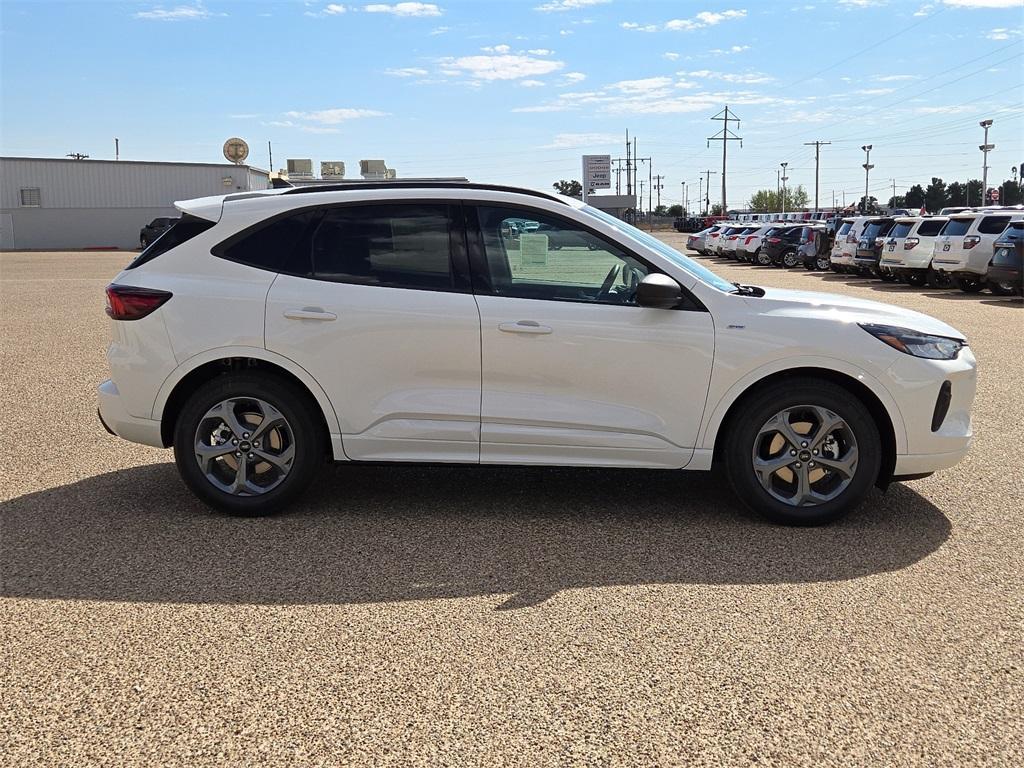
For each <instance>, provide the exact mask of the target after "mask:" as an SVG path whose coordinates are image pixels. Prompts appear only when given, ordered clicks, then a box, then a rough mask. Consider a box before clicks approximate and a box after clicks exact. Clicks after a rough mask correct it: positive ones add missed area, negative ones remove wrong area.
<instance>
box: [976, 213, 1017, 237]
mask: <svg viewBox="0 0 1024 768" xmlns="http://www.w3.org/2000/svg"><path fill="white" fill-rule="evenodd" d="M1009 223H1010V217H1009V216H986V217H985V218H983V219H982V220H981V222H980V223H979V224H978V234H981V235H998V234H1000V233H1001V232H1002V231H1003V230H1004V229H1006V225H1007V224H1009Z"/></svg>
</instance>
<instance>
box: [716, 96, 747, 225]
mask: <svg viewBox="0 0 1024 768" xmlns="http://www.w3.org/2000/svg"><path fill="white" fill-rule="evenodd" d="M735 114H736V113H735V112H734V113H733V115H734V116H733V117H729V105H728V104H726V105H725V109H723V110H722V111H721V112H719V113H718V114H717V115H715V116H714V117H712V118H711V119H712V120H721V121H722V130H720V131H719V132H718V133H716V134H715V135H714V136H709V137H708V147H710V146H711V142H712V141H720V142H722V215H723V216H725V212H726V211H727V210H729V209H728V207H727V205H726V202H725V173H726V170H725V161H726V149H727V148H728V146H729V142H730V141H738V142H739V143H740V146H741V147H742V146H743V139H742V138H741V137H739V136H737V135H736V134H735V133H733V132H732V131H731V130H729V123H733V122H734V123H736V128H739V127H740V119H739V118H738V117H735ZM708 181H709V182H710V179H708Z"/></svg>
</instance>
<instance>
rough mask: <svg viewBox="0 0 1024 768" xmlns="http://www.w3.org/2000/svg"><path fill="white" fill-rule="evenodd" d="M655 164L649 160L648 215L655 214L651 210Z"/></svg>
mask: <svg viewBox="0 0 1024 768" xmlns="http://www.w3.org/2000/svg"><path fill="white" fill-rule="evenodd" d="M653 186H654V164H653V163H652V162H651V160H650V159H649V158H648V160H647V213H653V212H654V209H653V208H651V203H652V202H653V201H652V200H651V193H652V192H653V191H654V190H653V189H652V187H653Z"/></svg>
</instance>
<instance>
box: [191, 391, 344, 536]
mask: <svg viewBox="0 0 1024 768" xmlns="http://www.w3.org/2000/svg"><path fill="white" fill-rule="evenodd" d="M228 398H258V399H260V400H264V401H266V402H267V403H269V404H270V405H272V406H273V407H274V408H276V409H277V410H278V411H280V412H281V414H282V415H283V416H284V418H285V419H286V420H287V423H288V425H289V426H290V428H291V433H292V438H293V442H294V446H295V455H294V459H293V460H292V464H291V468H290V470H289V471H288V473H287V475H286V476H285V477H284V479H283V480H282V481H281V482H280V484H279V485H277V486H276V487H274V488H272V489H271V490H268V491H266V492H264V493H261V494H259V495H252V496H235V495H232V494H230V493H227V492H225V491H223V490H221V489H219V488H217V487H216V486H215V485H213V483H212V482H211V481H210V480H208V479H207V477H206V475H205V474H204V473H203V471H202V470H201V469H200V467H199V462H198V461H197V460H196V456H195V451H194V450H193V448H194V446H195V438H196V432H197V430H198V427H199V424H200V422H201V420H202V419H203V417H204V415H205V414H206V413H207V412H208V411H209V410H210V409H211V408H213V407H214V406H215V405H216V404H217V403H219V402H221V401H223V400H225V399H228ZM327 451H328V435H327V433H326V430H325V428H324V424H323V419H322V416H321V414H320V413H319V409H318V407H317V405H316V403H315V401H313V399H312V397H311V396H310V395H309V394H308V393H307V392H305V391H304V390H302V389H300V388H299V387H297V386H296V385H294V384H293V383H291V382H289V381H287V380H286V379H284V378H281V377H279V376H275V375H273V374H264V375H260V374H256V373H242V374H229V375H225V376H219V377H218V378H216V379H213V380H212V381H209V382H207V383H206V384H204V385H202V386H201V387H199V389H197V390H196V391H195V392H194V393H193V394H192V395H191V397H189V399H188V400H187V401H186V403H185V405H184V407H183V408H182V409H181V412H180V413H179V414H178V420H177V423H176V424H175V427H174V460H175V463H176V464H177V466H178V472H179V474H180V475H181V477H182V480H184V481H185V484H186V485H187V486H188V487H189V489H190V490H191V491H192V492H193V493H194V494H195V495H196V496H198V497H199V498H200V499H201V500H202V501H203V502H205V503H206V504H208V505H209V506H211V507H213V508H214V509H217V510H220V511H221V512H226V513H228V514H231V515H239V516H244V517H259V516H263V515H270V514H274V513H275V512H279V511H281V510H282V509H284V508H285V507H287V506H288V505H289V504H291V503H292V502H294V501H295V500H296V499H297V498H298V497H299V496H300V495H301V494H302V493H303V492H304V491H305V490H306V488H308V487H309V484H310V483H311V482H312V480H313V478H314V477H315V476H316V474H317V472H318V471H319V469H320V468H321V466H322V464H323V463H324V459H325V457H326V456H327Z"/></svg>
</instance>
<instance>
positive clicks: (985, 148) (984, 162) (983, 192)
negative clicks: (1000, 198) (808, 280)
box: [967, 120, 996, 205]
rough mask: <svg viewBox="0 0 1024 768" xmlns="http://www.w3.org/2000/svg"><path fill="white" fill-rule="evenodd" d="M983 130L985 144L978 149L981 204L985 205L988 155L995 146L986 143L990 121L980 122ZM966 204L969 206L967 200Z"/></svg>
mask: <svg viewBox="0 0 1024 768" xmlns="http://www.w3.org/2000/svg"><path fill="white" fill-rule="evenodd" d="M978 125H980V126H981V127H982V128H983V129H984V130H985V143H984V144H982V145H980V146H979V147H978V149H980V150H981V156H982V158H983V159H982V165H981V204H982V205H987V202H986V200H985V197H986V196H987V195H988V153H989V152H991V151H992V150H993V149H995V148H996V145H995V144H989V143H988V129H989V128H991V127H992V121H991V120H982V121H981V122H980V123H978ZM967 204H968V205H970V204H971V201H970V200H968V201H967Z"/></svg>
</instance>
